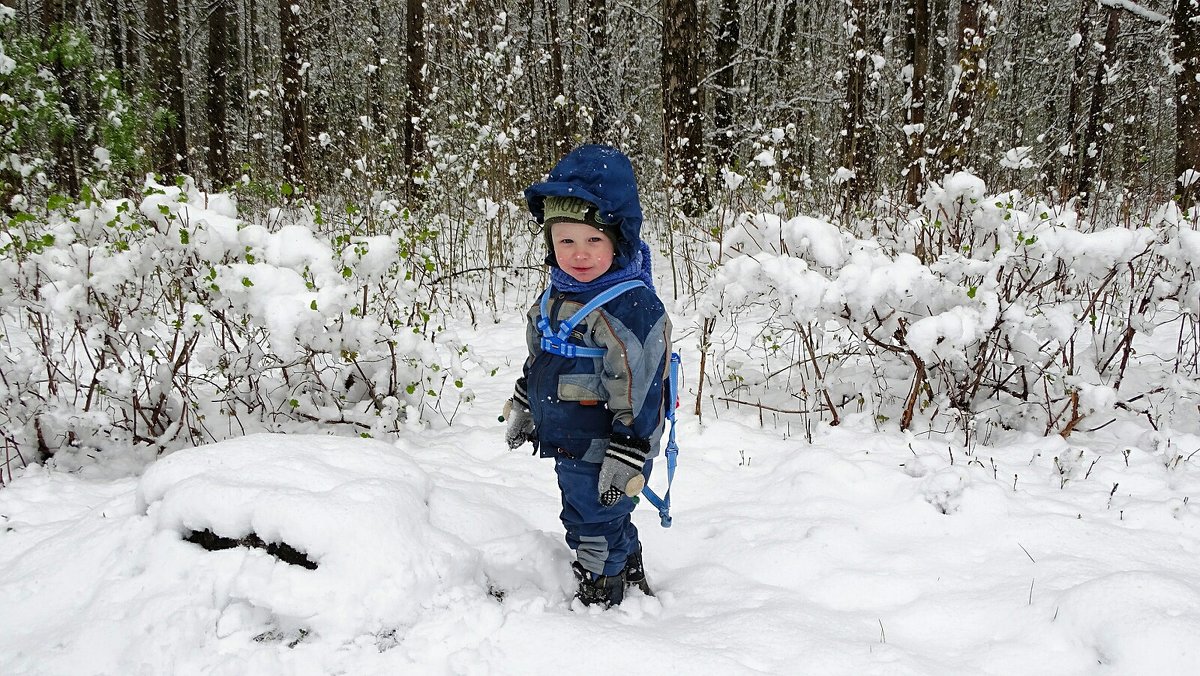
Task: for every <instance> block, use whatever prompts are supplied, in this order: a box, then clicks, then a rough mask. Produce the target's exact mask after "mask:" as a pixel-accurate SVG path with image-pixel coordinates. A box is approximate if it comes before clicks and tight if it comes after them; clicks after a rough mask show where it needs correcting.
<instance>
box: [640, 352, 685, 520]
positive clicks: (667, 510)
mask: <svg viewBox="0 0 1200 676" xmlns="http://www.w3.org/2000/svg"><path fill="white" fill-rule="evenodd" d="M682 361H683V360H682V359H681V358H680V357H679V353H678V352H672V353H671V376H670V378H669V379H668V382H669V383H670V385H669V387H668V397H669V398H668V399H667V401H668V402H670V403H669V405H668V406H667V419H668V420H670V421H671V432H670V434H669V435H668V436H667V451H666V453H667V491H666V492H665V493H663V495H662V497H661V498H660V497H658V494H657V493H655V492H654V491H653V490H651V489H650V486H649V485H647V486H646V487H645V488H643V489H642V495H644V496H646V500H648V501H649V502H650V504H652V505H654V506H655V507H656V508H657V509H658V516H659V518H660V519H661V520H662V527H663V528H670V527H671V482H673V481H674V480H675V464H676V462H677V460H678V456H679V445H678V444H676V443H675V409H676V408H678V407H679V400H678V395H679V393H678V391H677V389H678V385H677V384H678V382H679V368H680V365H681V364H682Z"/></svg>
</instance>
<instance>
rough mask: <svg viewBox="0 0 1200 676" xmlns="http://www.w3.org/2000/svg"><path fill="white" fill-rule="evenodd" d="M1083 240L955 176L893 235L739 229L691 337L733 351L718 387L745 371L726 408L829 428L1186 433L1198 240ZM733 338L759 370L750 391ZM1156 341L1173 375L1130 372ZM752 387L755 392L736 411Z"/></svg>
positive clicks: (1175, 233)
mask: <svg viewBox="0 0 1200 676" xmlns="http://www.w3.org/2000/svg"><path fill="white" fill-rule="evenodd" d="M1078 225H1079V223H1078V219H1077V217H1076V215H1075V213H1074V212H1072V211H1055V210H1052V209H1050V208H1048V207H1047V206H1046V205H1044V204H1042V203H1040V202H1038V201H1037V200H1032V199H1026V198H1023V197H1022V196H1021V195H1020V194H1019V193H1016V192H1010V193H1004V194H1000V195H993V196H988V195H987V194H986V191H985V187H984V185H983V182H982V181H980V180H979V179H978V178H976V177H974V176H971V175H969V174H961V173H960V174H955V175H952V176H949V177H947V179H946V182H945V183H944V184H943V185H931V186H930V188H929V190H928V191H927V193H926V195H925V199H924V202H923V206H922V208H921V209H920V210H918V211H915V212H914V215H913V216H912V217H910V218H909V219H908V220H906V221H901V222H895V221H887V220H883V219H877V220H873V221H871V222H869V223H868V222H864V223H857V224H854V225H852V226H851V227H849V228H847V229H845V230H842V229H839V228H837V227H836V226H834V225H832V224H830V223H825V222H822V221H818V220H815V219H812V218H809V217H805V216H799V217H795V218H792V219H783V218H780V217H779V216H775V215H770V214H749V213H748V214H743V215H742V216H740V217H739V218H738V219H737V220H736V222H735V223H734V225H733V227H731V228H730V229H729V230H728V232H726V233H725V235H724V237H723V238H722V241H721V243H720V244H719V245H714V248H713V249H711V250H710V253H711V254H713V259H714V260H715V261H717V263H718V265H717V267H716V270H715V272H714V275H713V278H712V279H711V280H710V284H709V286H708V289H707V291H706V292H705V293H704V295H703V296H702V297H701V298H700V299H699V302H698V306H699V310H700V316H701V324H702V326H705V327H706V330H708V331H710V332H711V333H712V334H714V335H717V336H726V337H727V339H726V341H725V342H726V344H727V345H728V344H729V343H734V344H737V345H738V347H736V348H733V346H732V345H730V348H729V349H730V350H731V351H730V352H729V354H730V355H731V359H733V360H736V361H737V362H738V367H739V368H738V369H731V368H729V367H728V365H727V364H726V365H722V364H721V359H720V357H721V355H720V354H718V355H716V356H717V357H718V363H717V366H716V369H717V373H718V375H722V374H726V375H728V374H732V373H733V372H734V371H738V376H737V377H736V378H733V379H729V378H728V377H727V378H726V379H727V380H728V382H727V385H726V390H727V392H729V393H730V395H731V396H730V397H728V398H729V399H734V400H737V401H744V402H750V403H753V402H754V401H756V400H757V401H758V402H759V403H760V404H761V403H769V405H770V406H771V408H772V410H775V411H784V412H788V411H790V412H794V413H805V414H806V415H807V414H810V413H816V412H818V411H819V412H820V413H821V415H824V416H827V417H828V418H829V419H830V420H831V422H833V423H836V422H838V421H839V420H840V417H841V413H842V411H843V409H848V410H850V411H852V412H858V411H864V412H865V411H868V410H869V411H870V412H871V413H872V414H873V415H874V416H875V418H876V420H878V421H884V420H889V419H898V422H899V424H900V426H901V428H903V429H909V428H911V427H913V425H914V421H915V420H916V419H917V418H918V416H921V417H923V418H924V420H925V421H926V422H925V423H924V424H926V425H938V426H944V425H946V424H947V423H949V424H950V425H952V426H956V427H959V428H961V429H964V430H969V429H972V428H973V427H974V425H976V424H977V422H979V421H980V420H983V421H988V422H992V423H996V424H1000V425H1003V426H1006V427H1017V428H1029V429H1033V430H1036V431H1038V432H1040V433H1043V434H1050V433H1055V432H1057V433H1060V434H1063V435H1067V434H1070V433H1071V432H1072V431H1073V430H1075V429H1076V428H1077V427H1078V426H1079V424H1080V423H1081V422H1082V421H1083V420H1084V419H1085V418H1087V417H1088V416H1089V415H1093V414H1096V413H1102V412H1103V413H1107V412H1111V411H1112V410H1113V409H1114V408H1121V409H1124V410H1127V411H1131V412H1135V413H1139V414H1148V415H1151V416H1152V417H1153V416H1156V415H1157V416H1159V417H1163V416H1164V415H1165V416H1166V417H1165V418H1164V419H1162V420H1161V421H1159V420H1155V421H1154V422H1156V424H1157V423H1159V422H1161V423H1164V424H1184V425H1194V423H1195V420H1194V411H1195V404H1194V402H1195V401H1196V400H1197V398H1198V397H1197V396H1196V395H1197V388H1196V387H1195V383H1196V378H1197V376H1198V375H1200V370H1198V368H1197V357H1196V354H1197V342H1198V340H1200V330H1198V325H1197V320H1198V314H1200V313H1198V312H1197V308H1196V304H1197V295H1198V293H1200V287H1197V286H1196V281H1195V280H1196V267H1195V266H1196V263H1195V261H1197V260H1200V250H1198V249H1197V247H1198V246H1200V237H1198V236H1197V232H1196V231H1195V230H1194V229H1193V228H1192V226H1191V225H1189V223H1188V222H1187V221H1186V220H1185V219H1183V218H1182V216H1181V215H1180V214H1179V213H1178V211H1177V210H1175V211H1174V212H1172V211H1171V210H1170V209H1164V210H1161V211H1160V212H1159V214H1158V215H1157V216H1156V217H1155V218H1154V219H1153V220H1151V221H1149V222H1147V223H1144V224H1141V225H1140V227H1124V226H1120V225H1113V226H1112V227H1107V228H1103V229H1093V230H1088V231H1084V230H1080V229H1079V227H1078ZM860 232H861V233H869V234H868V235H864V236H860V235H857V234H855V233H860ZM748 327H760V328H757V329H756V330H749V331H747V330H746V329H747V328H748ZM1157 327H1164V328H1163V329H1162V330H1161V331H1160V332H1159V333H1158V334H1155V329H1156V328H1157ZM739 329H740V330H739ZM743 333H744V334H745V335H749V336H752V337H753V340H754V341H755V343H756V344H757V348H756V349H757V350H760V351H761V352H760V354H763V355H764V358H763V359H760V360H759V361H760V362H762V365H763V374H761V377H759V378H756V379H751V380H749V381H748V380H747V379H746V377H745V374H744V370H740V367H742V366H743V365H744V362H745V358H744V355H745V353H744V350H745V349H747V347H746V345H745V343H746V341H745V340H744V339H741V342H740V343H739V342H738V340H739V338H740V337H741V335H742V334H743ZM1167 333H1170V334H1172V335H1177V336H1178V337H1179V339H1178V341H1177V342H1178V345H1177V346H1172V347H1177V348H1178V349H1177V350H1173V351H1174V352H1177V356H1176V357H1175V359H1173V360H1167V361H1166V362H1162V361H1155V360H1152V359H1146V360H1140V361H1139V357H1138V351H1137V349H1136V346H1135V343H1136V342H1137V341H1147V340H1152V339H1153V340H1161V339H1162V337H1161V336H1162V335H1164V334H1167ZM705 340H706V341H707V340H711V339H710V338H708V337H706V338H705ZM1171 351H1172V350H1169V351H1168V352H1171ZM772 360H774V364H772V363H771V362H772ZM1135 363H1136V364H1137V366H1136V367H1135V366H1134V364H1135ZM1171 374H1180V375H1185V377H1183V378H1178V377H1175V378H1168V377H1167V376H1168V375H1171ZM795 376H798V377H795ZM772 378H776V379H780V380H782V379H784V378H786V379H787V384H786V385H785V386H784V387H782V388H780V387H771V388H770V389H767V388H768V387H769V386H771V385H772V384H773V383H771V382H768V381H770V380H771V379H772ZM776 382H778V380H777V381H776ZM1188 383H1191V385H1188ZM749 384H761V385H762V390H760V391H758V390H756V391H755V392H753V393H752V396H749V397H743V398H739V397H740V396H741V395H740V394H738V393H737V392H736V390H738V389H739V388H743V387H746V386H747V385H749ZM797 400H798V401H800V402H801V405H800V407H799V408H798V407H797V406H796V405H795V402H796V401H797ZM1188 401H1191V402H1193V403H1192V405H1191V407H1190V408H1191V410H1192V413H1193V415H1192V416H1191V417H1190V418H1188V417H1186V416H1185V417H1184V418H1177V416H1178V414H1179V413H1181V412H1183V411H1186V410H1187V409H1188V408H1189V407H1188V406H1187V405H1183V404H1184V403H1185V402H1188ZM1152 409H1153V411H1151V410H1152ZM1097 422H1098V423H1101V422H1102V421H1097Z"/></svg>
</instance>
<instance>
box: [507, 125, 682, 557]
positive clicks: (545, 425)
mask: <svg viewBox="0 0 1200 676" xmlns="http://www.w3.org/2000/svg"><path fill="white" fill-rule="evenodd" d="M550 196H572V197H579V198H581V199H584V200H586V201H588V202H590V203H592V204H594V205H596V206H597V207H598V210H599V212H600V213H601V214H602V215H603V216H604V217H605V220H606V221H607V222H618V223H619V232H620V237H619V238H618V240H617V242H616V246H615V249H616V250H615V256H614V263H613V269H614V270H615V269H620V268H624V267H626V266H629V265H633V264H635V261H636V259H637V257H638V253H637V252H638V249H639V247H640V246H641V224H642V210H641V204H640V203H639V201H638V195H637V184H636V180H635V178H634V175H633V167H632V165H630V163H629V160H628V158H626V157H625V156H624V155H622V154H621V153H619V152H618V151H616V150H614V149H612V148H608V147H606V146H595V145H585V146H581V147H579V148H577V149H575V150H574V151H572V152H571V153H570V154H569V155H567V156H566V157H564V158H563V159H562V160H561V161H560V162H559V163H558V164H557V165H556V166H555V167H554V169H553V170H552V171H551V172H550V175H549V179H548V180H547V181H546V182H543V183H537V184H535V185H533V186H530V187H529V188H528V189H527V190H526V191H525V198H526V200H527V202H528V204H529V210H530V212H531V213H532V214H533V216H534V218H535V219H536V220H538V221H539V222H541V221H542V220H543V215H544V212H543V204H544V200H545V198H546V197H550ZM546 262H547V263H548V264H549V265H551V266H555V267H557V266H558V263H557V261H556V260H555V259H554V252H553V248H551V249H550V255H549V256H548V257H547V260H546ZM602 280H603V277H602V278H601V280H598V281H601V282H602ZM605 286H607V285H606V284H604V283H601V284H600V285H599V287H600V288H590V289H589V290H587V291H582V292H576V293H569V292H564V291H561V290H559V289H557V288H555V289H553V290H552V296H551V299H550V303H549V315H550V317H549V319H550V328H551V329H552V330H554V331H557V330H558V324H559V322H560V321H562V320H564V319H567V318H569V317H571V316H572V315H574V314H575V312H576V311H577V310H579V308H581V307H582V306H583V305H584V304H585V303H587V301H588V300H590V299H591V298H592V297H594V296H595V295H596V294H597V293H599V292H600V291H601V290H602V288H603V287H605ZM540 316H541V310H540V303H535V304H534V306H533V307H532V308H531V309H530V310H529V313H528V320H529V321H528V326H527V329H526V338H527V343H528V349H529V357H528V359H527V360H526V361H525V366H524V369H523V374H524V375H523V377H522V378H521V380H520V381H519V382H518V385H517V388H518V392H520V391H521V390H522V389H524V390H525V394H526V396H527V401H528V402H529V408H530V411H531V414H532V417H533V423H534V433H533V438H534V439H535V441H534V443H535V445H536V447H537V448H538V450H539V452H540V454H541V456H542V457H552V458H554V459H555V471H556V473H557V475H558V485H559V489H560V491H561V493H562V513H561V514H560V518H561V519H562V523H563V526H564V527H565V528H566V540H567V544H568V545H569V546H570V547H571V548H572V549H573V550H575V552H576V557H577V559H578V561H579V563H580V564H581V565H582V566H583V567H584V568H585V569H586V570H588V571H590V572H592V573H594V574H596V575H616V574H618V573H620V572H621V570H622V569H623V568H624V566H625V560H626V558H627V557H628V556H629V555H630V554H631V553H634V552H637V551H638V550H639V549H640V547H641V545H640V543H639V541H638V534H637V528H636V527H635V526H634V525H633V522H632V520H631V518H630V514H631V513H632V511H633V507H634V501H633V499H632V498H628V497H622V498H621V499H620V500H619V501H618V502H617V503H616V504H615V505H613V506H612V507H604V506H603V505H602V504H601V503H600V499H599V490H598V486H597V484H598V481H599V474H600V464H601V462H602V461H603V459H604V452H605V450H606V449H607V448H608V445H609V442H610V440H617V441H621V442H622V443H624V444H626V445H634V446H637V447H641V448H646V449H648V454H647V462H646V465H645V469H644V472H645V473H646V474H647V476H648V475H649V472H650V466H651V464H652V461H651V460H650V459H649V458H652V457H654V456H655V455H657V453H658V448H659V443H660V440H661V438H662V434H663V429H664V422H665V420H666V411H667V409H666V405H667V402H666V401H665V388H664V382H665V380H666V378H667V376H668V369H669V368H670V358H669V355H670V353H671V339H670V336H671V323H670V320H669V318H668V317H667V314H666V310H665V308H664V307H663V304H662V301H661V300H659V298H658V296H657V295H656V294H655V293H654V291H653V290H652V289H650V288H646V287H642V288H636V289H632V290H630V291H626V292H625V293H623V294H621V295H620V296H618V297H616V298H615V299H613V300H611V301H609V302H608V303H606V304H605V305H603V306H602V307H601V308H599V309H597V310H594V311H593V312H591V313H590V314H589V315H588V316H587V317H586V318H585V319H584V320H583V321H581V322H580V323H579V324H578V326H576V328H575V331H574V332H573V333H572V334H571V338H570V342H572V343H575V344H576V345H581V346H587V347H600V348H606V352H605V356H604V357H594V358H587V357H576V358H567V357H562V356H559V355H556V354H553V353H550V352H544V351H543V350H542V349H541V337H542V334H541V332H540V331H539V330H538V328H537V322H538V318H539V317H540Z"/></svg>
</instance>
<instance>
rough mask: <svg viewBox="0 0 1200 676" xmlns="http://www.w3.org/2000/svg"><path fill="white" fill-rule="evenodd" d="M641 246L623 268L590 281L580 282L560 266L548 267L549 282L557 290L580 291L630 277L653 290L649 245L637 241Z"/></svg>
mask: <svg viewBox="0 0 1200 676" xmlns="http://www.w3.org/2000/svg"><path fill="white" fill-rule="evenodd" d="M639 244H640V245H641V246H639V247H638V250H637V251H635V252H634V254H633V261H632V262H630V264H629V265H626V266H625V267H623V268H618V269H615V270H609V271H608V272H606V273H604V274H603V275H600V276H599V277H597V278H596V279H593V280H592V281H590V282H580V281H577V280H576V279H575V278H574V277H572V276H571V275H569V274H567V273H566V272H563V270H562V268H550V283H551V284H553V285H554V288H556V289H558V290H559V291H565V292H567V293H582V292H584V291H596V290H599V289H606V288H608V287H610V286H612V285H613V284H620V283H621V282H624V281H627V280H630V279H640V280H641V281H642V282H643V283H645V285H646V286H647V287H649V289H650V290H651V291H653V290H654V279H653V277H652V276H651V274H650V245H649V244H646V243H645V242H643V241H639Z"/></svg>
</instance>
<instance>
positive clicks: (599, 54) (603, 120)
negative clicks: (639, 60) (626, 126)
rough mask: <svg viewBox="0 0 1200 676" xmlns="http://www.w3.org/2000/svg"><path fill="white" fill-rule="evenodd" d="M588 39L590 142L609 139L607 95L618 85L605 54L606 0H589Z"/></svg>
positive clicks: (606, 35) (609, 119) (610, 123)
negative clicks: (590, 88)
mask: <svg viewBox="0 0 1200 676" xmlns="http://www.w3.org/2000/svg"><path fill="white" fill-rule="evenodd" d="M588 39H589V41H590V44H591V57H592V62H591V68H592V69H593V73H594V77H595V80H594V82H593V84H592V92H591V94H592V99H591V104H592V105H591V112H592V140H593V141H597V142H604V141H607V140H608V134H609V131H610V129H609V127H610V126H611V125H612V119H611V118H612V116H611V114H610V113H609V105H610V104H609V102H608V100H607V98H608V97H607V93H608V91H609V89H610V88H613V87H615V86H616V84H617V83H615V82H612V81H611V75H610V73H611V70H612V69H611V68H610V65H609V60H610V59H609V55H608V49H609V48H608V0H588Z"/></svg>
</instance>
